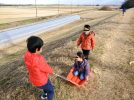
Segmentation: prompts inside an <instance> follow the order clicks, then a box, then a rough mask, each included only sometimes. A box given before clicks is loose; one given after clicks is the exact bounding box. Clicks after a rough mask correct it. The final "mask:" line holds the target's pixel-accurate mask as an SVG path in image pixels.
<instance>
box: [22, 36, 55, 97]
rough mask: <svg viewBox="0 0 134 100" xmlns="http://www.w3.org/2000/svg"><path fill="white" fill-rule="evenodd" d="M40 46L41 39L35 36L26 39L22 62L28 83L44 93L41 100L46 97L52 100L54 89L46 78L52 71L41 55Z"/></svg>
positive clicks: (41, 43) (41, 44)
mask: <svg viewBox="0 0 134 100" xmlns="http://www.w3.org/2000/svg"><path fill="white" fill-rule="evenodd" d="M42 46H43V40H42V39H41V38H39V37H36V36H31V37H30V38H28V40H27V48H28V51H27V52H26V53H25V55H24V62H25V64H26V66H27V70H28V73H29V79H30V82H31V83H32V84H33V85H35V86H36V87H38V88H40V89H43V91H44V94H42V95H41V98H42V99H43V98H46V96H47V98H48V100H53V96H54V89H53V85H52V84H51V82H50V80H49V78H48V75H49V74H52V73H53V69H52V68H51V67H50V66H49V65H48V64H47V62H46V60H45V59H44V57H43V56H42V55H41V52H42ZM46 94H47V95H46ZM44 95H45V97H44Z"/></svg>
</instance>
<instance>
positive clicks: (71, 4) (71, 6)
mask: <svg viewBox="0 0 134 100" xmlns="http://www.w3.org/2000/svg"><path fill="white" fill-rule="evenodd" d="M71 14H72V0H71Z"/></svg>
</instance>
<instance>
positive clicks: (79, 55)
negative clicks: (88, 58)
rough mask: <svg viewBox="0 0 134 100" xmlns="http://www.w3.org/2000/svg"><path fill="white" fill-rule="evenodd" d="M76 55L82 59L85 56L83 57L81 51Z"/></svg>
mask: <svg viewBox="0 0 134 100" xmlns="http://www.w3.org/2000/svg"><path fill="white" fill-rule="evenodd" d="M77 56H78V57H80V58H82V59H85V57H84V55H83V53H82V52H81V51H78V52H77Z"/></svg>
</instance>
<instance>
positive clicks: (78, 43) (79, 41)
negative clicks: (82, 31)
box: [77, 35, 82, 46]
mask: <svg viewBox="0 0 134 100" xmlns="http://www.w3.org/2000/svg"><path fill="white" fill-rule="evenodd" d="M81 42H82V39H81V35H80V37H79V39H78V41H77V46H79V45H80V44H81Z"/></svg>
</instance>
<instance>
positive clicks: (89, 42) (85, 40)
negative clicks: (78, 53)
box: [77, 32, 95, 50]
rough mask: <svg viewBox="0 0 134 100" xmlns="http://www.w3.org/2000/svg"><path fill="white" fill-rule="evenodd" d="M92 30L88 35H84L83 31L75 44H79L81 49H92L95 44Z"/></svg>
mask: <svg viewBox="0 0 134 100" xmlns="http://www.w3.org/2000/svg"><path fill="white" fill-rule="evenodd" d="M94 34H95V33H94V32H92V33H91V34H89V35H87V36H86V35H85V33H84V32H83V33H82V34H81V35H80V37H79V39H78V41H77V46H79V45H81V49H84V50H92V49H94V46H95V39H94Z"/></svg>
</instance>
